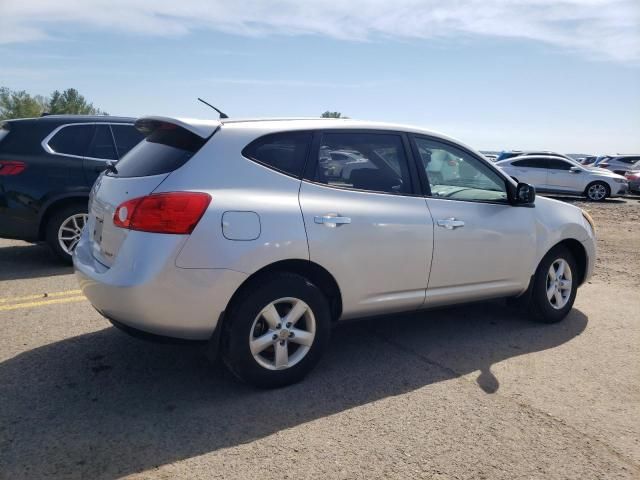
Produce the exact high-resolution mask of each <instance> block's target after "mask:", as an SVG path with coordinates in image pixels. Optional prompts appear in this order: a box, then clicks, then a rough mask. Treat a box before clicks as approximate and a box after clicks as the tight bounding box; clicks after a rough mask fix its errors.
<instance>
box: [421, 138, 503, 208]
mask: <svg viewBox="0 0 640 480" xmlns="http://www.w3.org/2000/svg"><path fill="white" fill-rule="evenodd" d="M409 138H410V141H411V148H412V151H413V152H414V157H415V158H414V160H415V163H416V166H417V167H418V172H419V173H420V181H421V182H422V189H423V191H424V197H426V198H434V199H437V200H450V201H455V202H469V203H488V204H492V205H510V204H509V202H508V201H495V200H470V199H464V200H462V199H459V198H441V197H434V196H433V195H432V193H431V184H430V183H429V178H428V176H427V172H426V171H424V170H425V169H424V168H421V165H420V164H421V162H422V157H421V156H420V152H419V150H418V145H417V143H416V139H418V138H422V139H424V140H426V141H431V142H438V143H442V144H444V145H450V146H452V147H454V148H457V149H458V150H461V151H462V152H464V153H466V154H467V155H469V156H470V157H472V158H474V159H476V160H477V161H478V162H480V163H482V164H484V165H485V166H487V167H488V168H489V169H490V170H492V171H493V172H494V173H496V174H497V175H498V177H499V178H502V180H503V181H504V189H505V192H506V193H507V195H508V192H509V187H508V182H510V180H509V178H507V177H506V176H505V174H504V173H503V172H502V171H500V170H499V169H498V168H497V167H496V166H495V165H493V162H491V161H489V160H487V159H485V158H481V157H479V156H478V155H476V154H474V153H473V152H472V151H470V150H468V149H467V148H464V147H463V146H462V145H459V144H456V143H453V142H451V141H448V140H446V139H443V138H438V137H433V136H430V135H425V134H420V133H410V134H409Z"/></svg>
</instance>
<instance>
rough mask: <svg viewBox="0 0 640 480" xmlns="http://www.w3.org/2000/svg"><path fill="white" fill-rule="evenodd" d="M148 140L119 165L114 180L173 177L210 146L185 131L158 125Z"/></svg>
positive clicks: (134, 149)
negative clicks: (165, 174)
mask: <svg viewBox="0 0 640 480" xmlns="http://www.w3.org/2000/svg"><path fill="white" fill-rule="evenodd" d="M152 128H153V129H152V131H151V133H150V134H149V136H148V137H147V138H146V139H144V140H143V141H142V142H140V143H139V144H138V145H136V146H135V147H133V148H132V149H131V150H130V151H129V153H127V154H126V155H125V156H124V157H122V159H121V160H120V161H119V162H118V163H117V164H116V169H117V170H118V173H117V174H114V173H108V175H109V176H115V177H149V176H151V175H160V174H163V173H170V172H173V171H174V170H176V169H178V168H180V167H181V166H182V165H184V164H185V163H187V161H189V159H190V158H191V157H193V155H194V154H195V153H196V152H197V151H198V150H200V148H202V146H203V145H204V144H205V143H206V142H207V140H206V139H203V138H201V137H199V136H197V135H195V134H193V133H191V132H189V131H188V130H185V129H184V128H180V127H177V126H175V125H172V124H155V125H153V127H152Z"/></svg>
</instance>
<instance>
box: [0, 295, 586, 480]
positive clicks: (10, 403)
mask: <svg viewBox="0 0 640 480" xmlns="http://www.w3.org/2000/svg"><path fill="white" fill-rule="evenodd" d="M587 321H588V320H587V317H586V316H585V315H584V314H582V313H581V312H580V311H579V310H576V309H574V310H573V311H572V312H571V314H570V315H569V316H568V317H567V318H566V320H565V321H564V322H562V323H560V324H555V325H541V324H536V323H532V322H530V321H528V320H526V319H523V318H521V317H520V316H519V314H517V313H515V312H514V311H512V310H509V309H507V308H506V307H504V305H503V303H501V302H489V303H482V304H476V305H473V306H466V307H459V308H453V309H447V310H439V311H432V312H421V313H415V314H411V315H402V316H393V317H385V318H376V319H369V320H364V321H358V322H349V323H345V324H341V325H340V326H338V327H337V328H336V329H335V331H334V334H333V339H332V343H331V346H330V348H329V351H328V352H327V354H326V355H325V357H324V359H323V361H322V362H321V363H320V364H319V366H318V367H317V368H316V370H315V371H314V372H312V374H311V375H309V377H307V379H305V380H304V381H303V382H302V383H300V384H297V385H293V386H291V387H287V388H283V389H279V390H271V391H264V390H256V389H253V388H251V387H249V386H247V385H243V384H241V383H239V382H237V381H236V380H235V379H234V378H233V377H232V376H231V374H229V373H228V372H227V371H226V370H225V369H224V368H223V367H222V366H221V365H220V364H219V363H218V364H216V365H214V366H213V367H212V366H210V365H209V364H208V363H207V362H206V361H205V360H204V358H203V355H202V352H201V350H200V349H198V348H194V347H190V346H184V345H182V346H176V345H157V344H151V343H146V342H143V341H140V340H136V339H133V338H130V337H128V336H126V335H124V334H123V333H121V332H120V331H118V330H116V329H114V328H106V329H104V330H101V331H97V332H94V333H89V334H86V335H82V336H78V337H73V338H69V339H66V340H63V341H60V342H57V343H52V344H49V345H45V346H42V347H39V348H36V349H33V350H30V351H27V352H25V353H22V354H19V355H17V356H15V357H13V358H11V359H9V360H6V361H4V362H3V363H0V472H2V474H3V475H5V476H6V477H5V478H12V479H15V478H24V477H29V478H41V477H44V476H47V475H50V476H53V477H56V478H59V477H65V476H73V477H81V478H107V479H111V478H117V477H120V476H123V475H126V474H131V473H135V472H142V471H145V470H147V469H150V468H154V467H156V466H158V465H163V464H167V463H171V462H175V461H178V460H182V459H186V458H191V457H194V456H197V455H201V454H205V453H208V452H212V451H215V450H218V449H221V448H225V447H232V446H235V445H239V444H243V443H246V442H250V441H252V440H254V439H258V438H262V437H265V436H267V435H270V434H272V433H274V432H277V431H279V430H282V429H286V428H290V427H293V426H296V425H299V424H303V423H305V422H309V421H311V420H314V419H318V418H321V417H325V416H328V415H331V414H335V413H338V412H342V411H344V410H347V409H350V408H353V407H357V406H360V405H364V404H367V403H369V402H373V401H376V400H380V399H382V398H386V397H390V396H395V395H399V394H403V393H405V392H409V391H413V390H415V389H419V388H423V387H427V388H428V386H429V385H432V384H434V383H436V382H441V381H444V380H449V379H452V378H457V377H459V376H461V375H465V374H468V373H472V372H479V374H478V376H477V377H476V376H472V378H476V379H477V380H476V382H477V385H478V388H481V389H482V390H483V391H485V392H487V393H488V394H490V393H492V392H496V391H497V390H498V389H499V388H500V384H499V379H497V378H496V377H495V376H494V375H493V374H492V373H491V370H490V368H491V366H492V365H494V364H496V363H497V362H500V361H502V360H505V359H508V358H511V357H514V356H518V355H523V354H528V353H532V352H539V351H543V350H546V349H550V348H554V347H556V346H559V345H562V344H563V343H565V342H568V341H570V340H571V339H573V338H574V337H575V336H577V335H579V334H580V333H581V332H582V331H584V329H585V328H586V325H587ZM560 374H562V375H564V374H566V372H559V375H560ZM277 405H286V406H287V411H286V414H283V413H282V411H281V409H279V408H276V407H275V406H277Z"/></svg>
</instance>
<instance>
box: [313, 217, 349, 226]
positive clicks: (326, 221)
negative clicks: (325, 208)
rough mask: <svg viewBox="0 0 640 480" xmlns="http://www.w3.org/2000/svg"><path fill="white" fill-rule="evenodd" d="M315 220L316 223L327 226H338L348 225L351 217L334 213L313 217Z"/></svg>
mask: <svg viewBox="0 0 640 480" xmlns="http://www.w3.org/2000/svg"><path fill="white" fill-rule="evenodd" d="M313 221H314V222H315V223H319V224H322V225H326V226H327V227H337V226H338V225H347V224H349V223H351V219H350V218H349V217H339V216H338V215H334V214H327V215H318V216H316V217H313Z"/></svg>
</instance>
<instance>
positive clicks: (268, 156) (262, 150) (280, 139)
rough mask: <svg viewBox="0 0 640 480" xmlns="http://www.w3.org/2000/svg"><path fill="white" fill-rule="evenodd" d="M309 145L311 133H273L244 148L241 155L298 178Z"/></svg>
mask: <svg viewBox="0 0 640 480" xmlns="http://www.w3.org/2000/svg"><path fill="white" fill-rule="evenodd" d="M310 145H311V133H308V132H285V133H275V134H272V135H266V136H264V137H261V138H259V139H257V140H255V141H253V142H252V143H250V144H249V145H248V146H247V147H245V149H244V150H243V151H242V155H244V156H245V157H247V158H250V159H251V160H255V161H257V162H260V163H262V164H264V165H266V166H268V167H271V168H273V169H275V170H278V171H280V172H282V173H286V174H288V175H292V176H294V177H297V178H300V177H301V176H302V170H303V169H304V164H305V162H306V160H307V153H308V152H309V147H310Z"/></svg>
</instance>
